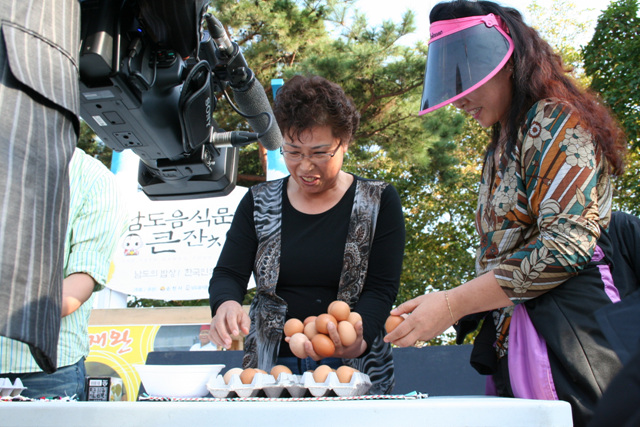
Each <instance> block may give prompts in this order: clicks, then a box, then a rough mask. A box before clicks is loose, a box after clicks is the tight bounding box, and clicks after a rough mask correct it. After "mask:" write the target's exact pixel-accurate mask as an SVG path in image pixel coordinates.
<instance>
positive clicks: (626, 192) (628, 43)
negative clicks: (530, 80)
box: [583, 0, 640, 215]
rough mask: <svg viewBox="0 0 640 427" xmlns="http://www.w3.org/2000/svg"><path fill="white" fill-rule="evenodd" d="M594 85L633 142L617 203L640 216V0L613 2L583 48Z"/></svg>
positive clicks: (593, 87) (587, 70) (617, 194)
mask: <svg viewBox="0 0 640 427" xmlns="http://www.w3.org/2000/svg"><path fill="white" fill-rule="evenodd" d="M583 55H584V63H585V67H584V68H585V72H586V74H587V75H588V76H589V77H591V79H592V83H591V88H592V89H593V90H595V91H596V92H598V93H599V94H600V95H601V97H602V98H603V99H604V101H605V102H606V103H607V104H608V105H609V107H610V108H611V109H612V110H613V112H614V114H615V115H616V117H617V118H618V120H619V122H620V124H621V125H622V127H623V128H624V130H625V132H626V134H627V139H628V141H629V154H628V157H627V168H626V172H625V174H624V175H623V176H621V177H618V178H617V179H616V181H615V183H616V193H615V198H614V202H615V206H616V208H617V209H621V210H624V211H627V212H631V213H634V214H636V215H640V186H639V185H638V176H639V174H640V71H638V58H640V19H639V18H638V1H637V0H618V1H614V2H612V3H611V4H610V5H609V7H608V8H607V9H606V10H605V11H604V13H603V14H602V15H601V16H600V17H599V19H598V24H597V26H596V30H595V32H594V35H593V38H592V40H591V41H590V42H589V44H588V45H587V46H585V48H584V50H583Z"/></svg>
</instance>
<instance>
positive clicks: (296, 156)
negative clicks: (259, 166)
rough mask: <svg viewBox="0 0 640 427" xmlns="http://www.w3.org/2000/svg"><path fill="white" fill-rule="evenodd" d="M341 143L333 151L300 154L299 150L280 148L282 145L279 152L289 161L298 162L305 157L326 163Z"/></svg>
mask: <svg viewBox="0 0 640 427" xmlns="http://www.w3.org/2000/svg"><path fill="white" fill-rule="evenodd" d="M341 145H342V143H340V144H338V146H337V147H336V149H335V150H333V152H320V153H311V154H302V153H300V152H299V151H285V150H283V149H282V147H280V154H282V155H283V156H284V158H285V159H287V160H289V161H291V162H300V161H302V159H304V158H305V157H306V158H307V159H309V161H310V162H312V163H316V164H318V163H326V162H328V161H329V159H331V158H332V157H333V156H335V155H336V153H337V152H338V149H339V148H340V146H341Z"/></svg>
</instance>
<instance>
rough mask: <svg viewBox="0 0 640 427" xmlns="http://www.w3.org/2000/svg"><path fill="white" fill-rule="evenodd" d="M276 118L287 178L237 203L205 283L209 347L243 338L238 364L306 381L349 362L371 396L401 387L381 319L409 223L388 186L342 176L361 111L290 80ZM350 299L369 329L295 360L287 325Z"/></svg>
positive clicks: (330, 91) (334, 89) (332, 330)
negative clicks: (252, 287)
mask: <svg viewBox="0 0 640 427" xmlns="http://www.w3.org/2000/svg"><path fill="white" fill-rule="evenodd" d="M274 112H275V116H276V120H277V122H278V125H279V127H280V130H281V132H282V135H283V137H284V141H285V142H284V146H283V147H282V153H283V156H284V160H285V163H286V166H287V169H288V170H289V172H290V176H288V177H286V178H283V179H279V180H274V181H269V182H265V183H263V184H258V185H255V186H253V187H252V188H251V189H250V190H249V191H248V192H247V195H246V196H245V197H244V199H243V200H242V201H241V202H240V204H239V206H238V209H237V211H236V214H235V216H234V219H233V223H232V225H231V228H230V229H229V232H228V234H227V240H226V242H225V245H224V248H223V250H222V253H221V255H220V258H219V260H218V264H217V266H216V268H215V269H214V272H213V276H212V278H211V282H210V286H209V294H210V304H211V310H212V314H213V319H212V321H211V332H210V336H211V340H212V341H213V342H215V343H216V344H217V345H219V346H223V347H229V346H230V344H231V336H233V335H237V334H239V333H240V332H241V333H243V334H246V335H247V337H246V340H245V356H244V361H243V366H244V367H245V368H246V367H258V368H260V369H263V370H265V371H267V372H268V371H269V370H270V368H271V367H272V366H274V365H276V364H284V365H287V366H289V367H290V368H291V370H292V371H293V373H294V374H295V373H298V374H301V373H303V372H305V371H307V370H310V369H315V367H316V366H317V365H319V364H329V365H331V366H332V367H333V368H334V369H335V368H337V367H339V366H340V365H343V364H349V365H351V366H353V367H354V368H356V369H358V370H359V371H361V372H363V373H365V374H368V375H369V377H370V379H371V382H372V387H371V389H370V390H369V392H370V393H372V394H378V393H389V392H390V391H391V390H392V388H393V385H394V375H393V359H392V357H391V347H390V345H389V344H388V343H385V342H384V341H383V339H382V338H383V336H384V322H385V320H386V318H387V316H388V313H389V310H390V309H391V306H392V304H393V302H394V301H395V298H396V294H397V292H398V285H399V280H400V272H401V268H402V257H403V254H404V236H405V228H404V217H403V214H402V208H401V204H400V198H399V196H398V193H397V192H396V190H395V189H394V188H393V186H391V185H389V184H387V183H385V182H382V181H374V180H367V179H363V178H361V177H358V176H355V175H352V174H350V173H347V172H344V171H343V170H342V163H343V159H344V155H345V152H346V150H347V148H348V146H349V144H350V143H351V142H352V141H353V139H354V135H355V133H356V130H357V129H358V125H359V122H360V115H359V113H358V111H357V109H356V107H355V105H354V103H353V101H352V99H351V98H350V97H348V96H347V95H346V94H345V93H344V91H343V89H342V88H341V87H340V86H338V85H337V84H335V83H332V82H330V81H328V80H326V79H324V78H322V77H319V76H311V77H303V76H295V77H293V78H292V79H290V80H289V81H287V82H286V83H285V84H284V85H283V87H282V88H281V89H280V91H279V92H278V94H277V96H276V100H275V108H274ZM252 272H253V274H254V277H255V280H256V286H257V293H256V296H255V298H254V299H253V302H252V304H251V309H250V313H249V315H248V316H247V314H246V313H245V311H244V310H243V309H242V306H241V303H242V300H243V297H244V295H245V293H246V290H247V283H248V280H249V277H250V275H251V273H252ZM334 300H341V301H345V302H347V303H348V304H349V306H350V308H351V309H352V310H353V311H356V312H358V313H359V314H360V315H361V317H362V321H360V322H358V323H356V328H355V329H356V333H357V337H356V340H355V341H354V342H353V343H352V344H351V345H343V343H342V342H341V340H340V336H339V334H338V331H337V325H334V324H333V323H331V322H330V323H329V325H328V333H329V334H328V335H329V337H330V338H331V340H332V341H333V344H334V345H335V351H334V354H333V356H332V357H330V358H324V359H323V358H322V357H321V356H320V355H318V354H317V352H315V351H314V349H313V346H312V345H311V343H308V345H306V346H305V347H306V355H307V356H308V357H306V358H304V359H300V358H297V357H295V355H294V354H293V353H291V349H290V348H289V345H288V344H287V343H286V341H285V340H284V338H285V336H284V333H283V328H284V324H285V321H287V320H288V319H290V318H297V319H306V318H307V317H309V316H317V315H319V314H322V313H325V312H326V311H327V309H328V306H329V304H330V303H331V302H332V301H334Z"/></svg>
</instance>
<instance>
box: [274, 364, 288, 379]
mask: <svg viewBox="0 0 640 427" xmlns="http://www.w3.org/2000/svg"><path fill="white" fill-rule="evenodd" d="M291 373H292V372H291V369H289V368H288V367H286V366H284V365H276V366H274V367H273V368H271V375H272V376H273V378H275V379H276V380H277V379H278V377H279V376H280V374H291Z"/></svg>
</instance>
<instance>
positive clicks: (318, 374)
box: [313, 365, 333, 383]
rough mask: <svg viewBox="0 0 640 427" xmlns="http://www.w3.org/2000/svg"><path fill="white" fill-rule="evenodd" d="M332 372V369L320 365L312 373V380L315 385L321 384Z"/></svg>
mask: <svg viewBox="0 0 640 427" xmlns="http://www.w3.org/2000/svg"><path fill="white" fill-rule="evenodd" d="M331 372H333V368H331V366H329V365H320V366H318V367H317V368H316V369H315V370H314V371H313V380H314V381H315V382H317V383H323V382H325V381H326V380H327V377H328V376H329V374H330V373H331Z"/></svg>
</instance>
